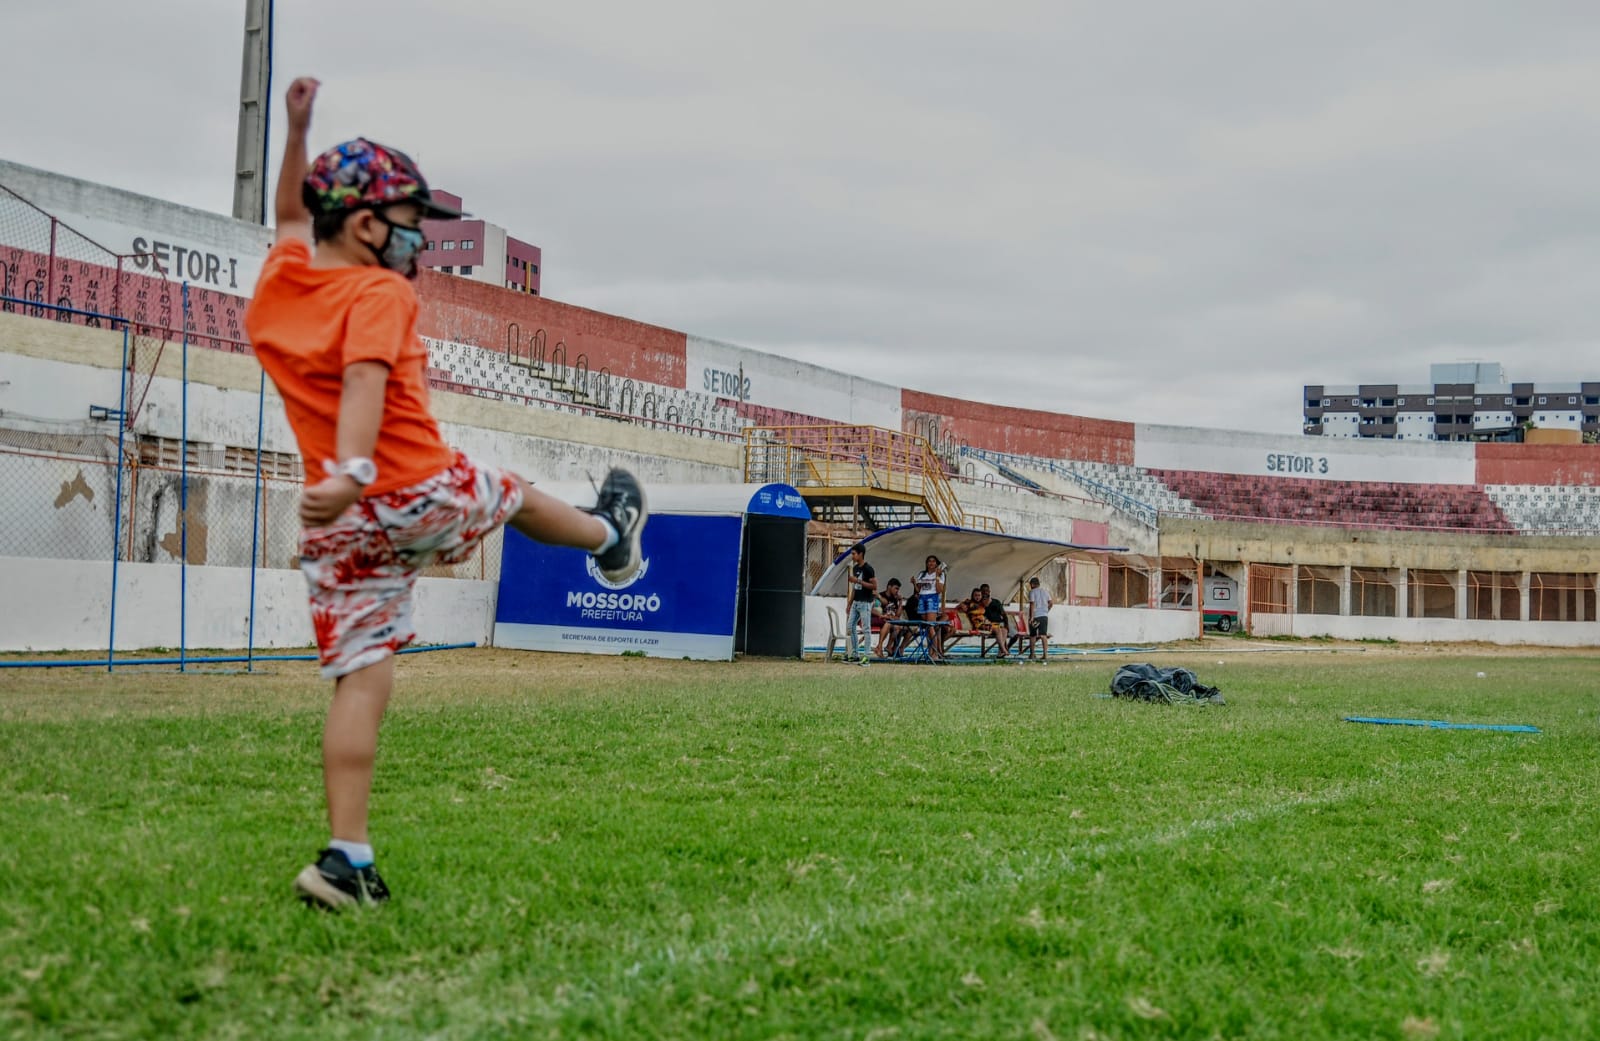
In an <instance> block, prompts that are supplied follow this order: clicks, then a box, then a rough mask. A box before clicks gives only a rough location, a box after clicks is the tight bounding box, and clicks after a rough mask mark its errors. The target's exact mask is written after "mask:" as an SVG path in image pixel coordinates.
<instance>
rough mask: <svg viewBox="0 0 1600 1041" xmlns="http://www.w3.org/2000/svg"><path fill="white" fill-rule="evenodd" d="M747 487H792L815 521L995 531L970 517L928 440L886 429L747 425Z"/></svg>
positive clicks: (991, 520) (994, 524) (985, 520)
mask: <svg viewBox="0 0 1600 1041" xmlns="http://www.w3.org/2000/svg"><path fill="white" fill-rule="evenodd" d="M744 436H745V442H744V475H745V480H746V481H752V482H762V483H765V482H781V483H783V484H788V485H792V486H793V487H794V488H796V489H797V490H798V491H799V492H800V494H801V495H803V496H805V499H806V502H807V503H808V504H809V505H810V506H811V512H812V516H813V517H814V518H815V519H817V520H820V521H824V522H831V523H834V524H840V525H845V526H847V527H849V528H850V529H852V530H862V529H864V530H867V531H871V530H876V529H878V528H885V527H892V526H893V525H896V524H908V523H912V522H914V521H919V520H928V521H933V522H934V523H936V524H954V525H959V526H961V527H965V528H978V529H980V530H984V531H1000V530H1001V527H1000V521H999V519H998V518H995V517H990V516H987V515H983V514H973V513H967V512H965V511H964V510H963V509H962V508H961V502H960V500H959V499H957V498H956V494H955V490H954V489H953V488H952V487H951V486H950V481H949V479H948V478H946V476H945V470H944V464H943V463H942V462H941V461H940V459H939V457H938V456H937V455H936V454H935V453H934V451H933V447H932V446H931V445H930V444H929V443H928V441H927V439H926V438H923V437H919V436H918V435H916V434H907V433H903V432H901V431H898V430H888V429H886V428H883V427H871V426H851V425H847V424H831V425H826V426H780V427H746V428H745V431H744Z"/></svg>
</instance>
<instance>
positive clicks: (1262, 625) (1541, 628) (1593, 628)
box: [1250, 614, 1600, 647]
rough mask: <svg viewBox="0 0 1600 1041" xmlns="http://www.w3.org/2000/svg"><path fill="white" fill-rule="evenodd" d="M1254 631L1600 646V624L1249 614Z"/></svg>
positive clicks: (1415, 640) (1420, 640)
mask: <svg viewBox="0 0 1600 1041" xmlns="http://www.w3.org/2000/svg"><path fill="white" fill-rule="evenodd" d="M1250 632H1251V634H1252V635H1254V636H1330V637H1332V638H1334V639H1336V640H1398V641H1400V642H1401V643H1459V642H1465V641H1469V640H1476V641H1479V642H1482V643H1494V644H1500V645H1503V646H1508V647H1517V646H1534V647H1593V646H1595V645H1596V644H1600V622H1506V621H1500V622H1497V621H1492V620H1486V619H1466V618H1462V619H1457V618H1362V617H1347V616H1340V615H1320V614H1318V615H1287V614H1254V615H1251V616H1250Z"/></svg>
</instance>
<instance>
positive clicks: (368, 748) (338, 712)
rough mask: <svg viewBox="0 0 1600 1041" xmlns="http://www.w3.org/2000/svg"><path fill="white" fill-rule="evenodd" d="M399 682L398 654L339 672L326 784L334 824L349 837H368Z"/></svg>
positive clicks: (326, 741) (328, 733) (325, 751)
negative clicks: (378, 764)
mask: <svg viewBox="0 0 1600 1041" xmlns="http://www.w3.org/2000/svg"><path fill="white" fill-rule="evenodd" d="M393 687H394V656H393V655H390V656H389V657H387V658H385V659H383V660H382V661H380V662H378V663H377V664H375V665H368V666H367V667H366V668H364V669H359V670H357V671H356V672H352V673H350V674H349V675H348V676H341V677H339V681H338V683H337V684H336V685H335V686H334V689H333V704H332V705H330V706H329V707H328V725H327V728H326V729H325V730H324V731H323V732H322V783H323V788H324V789H325V790H326V792H327V796H328V828H329V830H330V831H331V832H332V834H333V837H334V838H336V839H341V840H343V841H345V842H362V843H364V842H366V841H367V800H368V798H369V797H370V796H371V794H372V763H373V760H374V759H375V758H376V756H377V751H378V726H379V724H380V723H382V722H383V710H384V708H385V707H387V706H388V704H389V692H390V690H391V689H392V688H393Z"/></svg>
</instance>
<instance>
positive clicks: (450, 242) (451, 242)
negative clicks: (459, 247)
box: [439, 239, 456, 249]
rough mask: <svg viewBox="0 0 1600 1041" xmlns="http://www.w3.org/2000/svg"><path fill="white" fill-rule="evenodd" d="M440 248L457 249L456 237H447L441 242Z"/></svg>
mask: <svg viewBox="0 0 1600 1041" xmlns="http://www.w3.org/2000/svg"><path fill="white" fill-rule="evenodd" d="M439 248H440V249H455V248H456V240H455V239H445V240H444V241H443V242H441V243H439Z"/></svg>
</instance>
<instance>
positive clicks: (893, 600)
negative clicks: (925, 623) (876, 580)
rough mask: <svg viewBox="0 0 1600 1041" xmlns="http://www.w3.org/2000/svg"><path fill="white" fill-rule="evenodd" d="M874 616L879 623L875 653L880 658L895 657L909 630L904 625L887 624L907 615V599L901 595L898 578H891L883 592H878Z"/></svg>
mask: <svg viewBox="0 0 1600 1041" xmlns="http://www.w3.org/2000/svg"><path fill="white" fill-rule="evenodd" d="M873 617H874V620H875V621H876V622H877V623H878V648H877V650H876V651H875V652H874V653H875V654H876V655H877V656H878V657H880V658H893V657H894V656H895V655H897V654H899V653H900V646H901V645H902V644H903V643H905V639H906V632H907V629H906V627H905V626H903V625H888V624H886V623H888V622H897V621H899V620H901V619H902V618H904V617H905V599H904V598H903V597H901V595H900V580H899V579H898V578H891V579H889V581H888V583H887V584H886V585H885V586H884V589H883V592H881V593H879V594H878V601H877V605H876V607H875V609H874V611H873Z"/></svg>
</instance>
